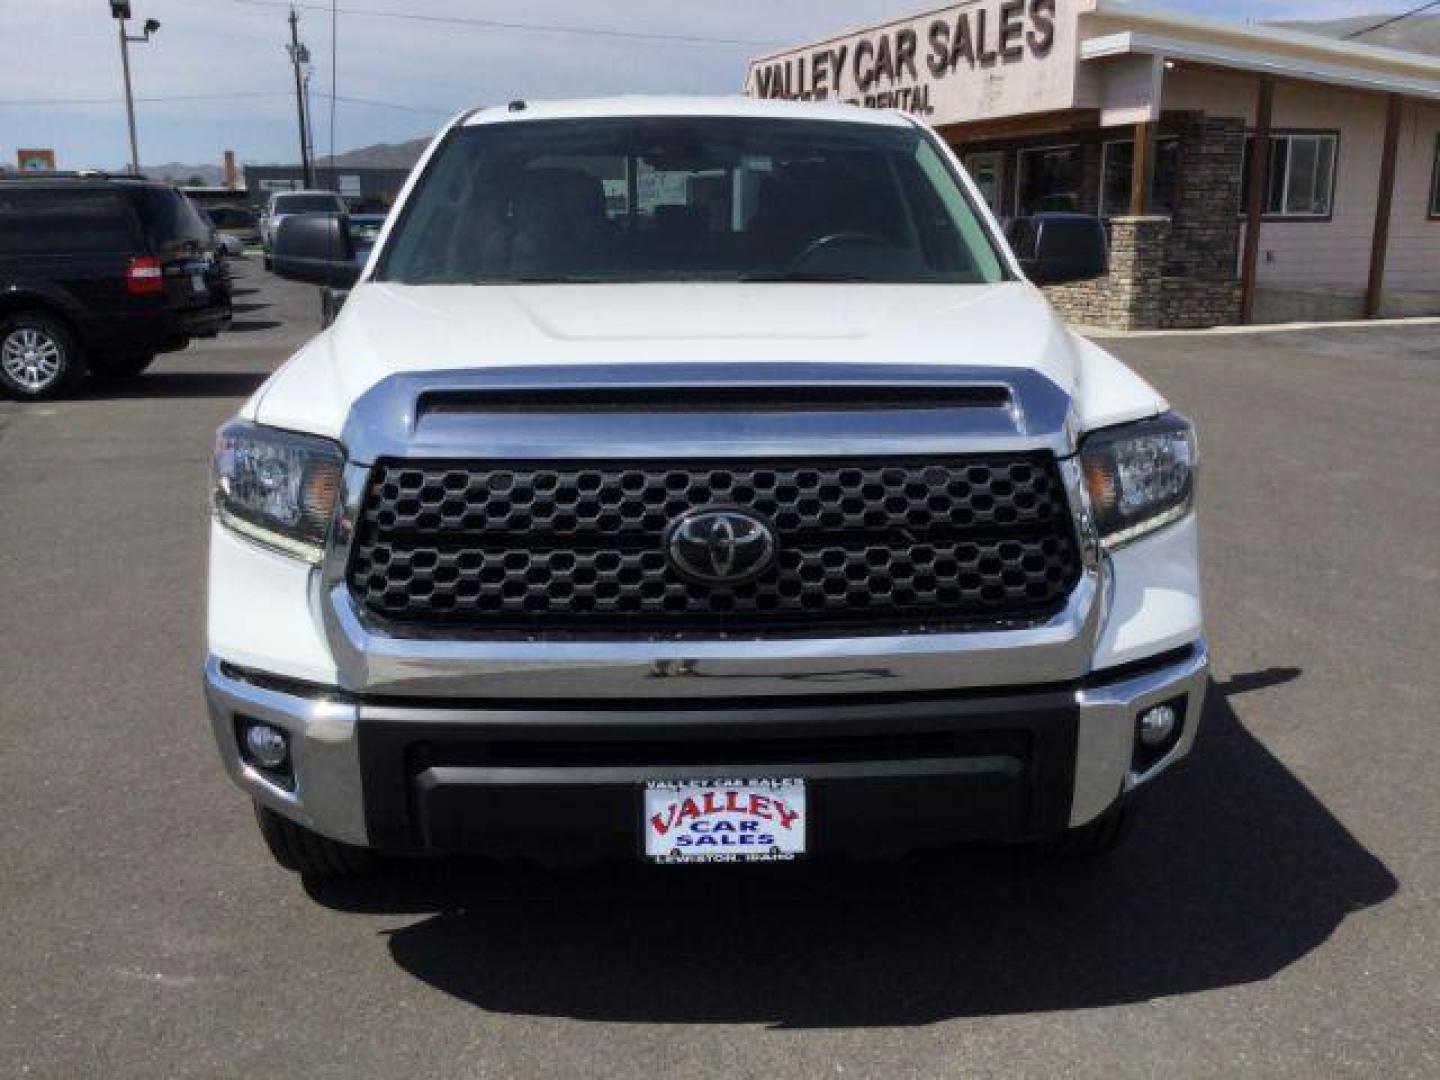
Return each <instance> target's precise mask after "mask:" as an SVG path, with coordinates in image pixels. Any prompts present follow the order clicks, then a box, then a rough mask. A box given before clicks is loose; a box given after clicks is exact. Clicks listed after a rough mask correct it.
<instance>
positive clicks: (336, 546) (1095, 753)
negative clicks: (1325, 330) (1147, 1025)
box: [205, 98, 1208, 875]
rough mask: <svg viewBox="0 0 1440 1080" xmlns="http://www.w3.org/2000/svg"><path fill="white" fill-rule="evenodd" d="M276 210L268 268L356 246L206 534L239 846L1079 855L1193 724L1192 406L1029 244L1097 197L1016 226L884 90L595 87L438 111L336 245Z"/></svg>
mask: <svg viewBox="0 0 1440 1080" xmlns="http://www.w3.org/2000/svg"><path fill="white" fill-rule="evenodd" d="M309 224H310V223H298V222H297V223H296V225H305V226H308V225H309ZM314 224H315V228H314V229H310V228H308V227H302V228H294V229H292V228H290V227H289V226H287V229H286V230H285V234H284V235H283V236H282V238H281V241H280V244H279V247H278V248H277V250H276V251H275V252H274V255H275V258H276V265H277V270H278V271H279V272H281V273H285V274H289V275H291V276H293V277H295V278H297V279H302V280H310V281H327V282H330V283H332V284H333V283H334V282H335V281H336V280H337V278H336V276H335V275H336V274H339V273H343V272H344V268H345V267H346V266H350V267H352V270H351V272H350V277H351V278H352V279H353V278H358V280H356V281H355V284H354V287H353V290H352V291H351V293H350V295H349V298H348V300H347V301H346V302H345V304H344V306H343V308H341V310H340V312H339V315H338V317H337V319H336V321H335V322H334V324H333V325H331V326H330V327H328V328H327V329H326V330H324V331H323V332H322V333H320V334H319V335H318V336H316V337H315V338H313V339H312V340H311V341H310V342H309V343H308V344H306V345H305V346H304V347H303V348H302V349H301V350H300V351H299V352H298V353H297V354H296V355H295V356H294V357H293V358H291V359H290V360H289V362H288V363H286V364H285V365H284V366H283V367H282V368H280V369H279V370H278V371H277V372H276V373H275V374H274V375H273V376H272V377H271V378H270V379H269V380H268V381H267V382H266V383H265V384H264V386H262V387H261V388H260V390H259V391H258V392H257V393H256V394H255V395H254V397H253V398H252V399H251V400H250V401H249V402H248V403H247V404H246V405H245V406H244V408H243V409H242V410H241V412H240V414H239V416H237V417H236V418H235V419H234V420H233V421H231V422H230V423H228V424H227V425H225V427H224V428H222V429H221V431H220V433H219V435H218V439H217V444H216V454H215V466H214V468H215V489H214V522H213V526H212V530H211V547H210V605H209V659H208V662H207V664H206V667H205V683H206V689H207V694H208V699H209V705H210V710H211V715H212V719H213V724H214V733H215V737H216V739H217V741H218V744H219V748H220V754H221V757H222V759H223V760H224V763H225V766H226V768H227V769H228V771H229V773H230V775H231V776H232V777H233V778H234V780H235V781H236V783H237V784H238V785H239V786H240V787H241V788H242V789H243V791H244V792H245V793H246V794H247V795H248V796H249V797H250V798H251V799H253V800H254V803H255V806H256V808H257V812H258V815H259V820H260V825H261V831H262V833H263V835H264V837H265V838H266V840H267V842H268V843H269V846H270V849H271V851H272V852H273V854H274V855H275V856H276V858H277V859H278V860H279V861H280V862H281V863H282V864H283V865H285V866H287V867H289V868H291V869H294V870H298V871H300V872H301V873H304V874H309V875H322V874H343V873H353V872H359V871H362V870H366V869H369V868H370V867H371V866H373V865H374V863H375V855H376V854H377V853H378V854H382V855H383V854H396V855H422V854H438V853H446V852H498V853H512V854H513V853H519V854H522V855H527V856H532V855H533V856H536V857H548V856H551V855H552V854H563V855H564V856H565V857H567V858H569V857H574V856H576V855H580V856H582V857H593V858H603V857H607V856H611V855H614V856H619V857H622V858H624V857H629V858H640V859H645V860H649V861H653V862H657V863H665V864H676V863H681V864H683V863H690V862H705V863H714V864H729V863H735V862H746V861H788V860H792V859H798V858H803V857H805V856H808V855H813V854H816V853H823V852H828V851H836V850H842V851H852V852H860V853H867V852H891V851H895V850H905V849H914V848H923V847H931V846H944V845H950V844H954V843H960V842H969V841H1033V842H1038V843H1047V844H1053V845H1054V846H1055V847H1057V848H1060V849H1064V850H1069V851H1072V852H1078V853H1088V854H1093V853H1098V852H1101V851H1105V850H1108V849H1109V848H1111V847H1113V846H1115V845H1116V844H1117V843H1118V842H1119V840H1120V839H1121V838H1122V837H1123V835H1124V834H1125V832H1126V827H1127V825H1128V824H1129V822H1130V821H1131V820H1133V816H1134V811H1135V807H1136V796H1137V794H1138V793H1139V792H1140V791H1141V790H1143V789H1145V788H1146V787H1147V786H1148V785H1150V783H1151V782H1152V781H1153V780H1155V778H1156V777H1157V776H1159V775H1161V774H1162V773H1164V772H1165V771H1166V770H1167V769H1169V768H1170V767H1171V766H1172V765H1174V764H1175V763H1176V762H1178V761H1179V760H1180V759H1182V758H1184V757H1185V756H1186V755H1187V753H1188V752H1189V751H1190V748H1191V746H1192V743H1193V741H1194V738H1195V733H1196V728H1197V725H1198V724H1199V722H1200V719H1201V712H1202V704H1203V699H1204V694H1205V688H1206V684H1207V670H1208V654H1207V648H1206V642H1205V638H1204V634H1203V627H1202V622H1201V599H1200V582H1199V575H1198V571H1197V558H1196V515H1195V507H1194V492H1195V471H1196V467H1197V461H1196V450H1195V441H1194V436H1193V433H1192V431H1191V427H1190V424H1189V423H1188V422H1187V421H1186V420H1185V419H1184V418H1182V417H1180V416H1178V415H1176V414H1175V413H1173V412H1172V411H1170V408H1169V406H1168V405H1167V404H1166V402H1165V399H1164V398H1163V397H1162V396H1161V395H1160V394H1159V393H1158V392H1157V391H1156V390H1155V389H1153V388H1152V387H1150V386H1149V385H1147V384H1146V383H1145V381H1144V380H1142V379H1141V378H1139V377H1138V376H1137V375H1135V374H1134V373H1133V372H1131V371H1129V370H1128V369H1127V368H1125V367H1124V366H1123V365H1122V364H1120V363H1119V362H1118V361H1117V360H1116V359H1115V358H1114V357H1112V356H1110V355H1109V354H1108V353H1106V352H1105V351H1104V350H1102V349H1101V348H1099V347H1098V346H1096V345H1094V344H1092V343H1090V342H1088V341H1086V340H1084V339H1082V338H1080V337H1078V336H1076V335H1075V334H1074V333H1072V332H1071V331H1070V330H1068V329H1067V328H1066V327H1065V325H1064V324H1063V323H1062V322H1061V320H1060V319H1059V318H1058V317H1057V316H1056V314H1055V312H1054V311H1053V310H1052V309H1051V307H1050V305H1049V304H1048V303H1047V301H1046V299H1045V297H1044V295H1043V294H1042V293H1041V291H1040V290H1039V289H1038V288H1037V287H1036V284H1035V283H1036V282H1042V281H1050V282H1054V281H1060V280H1066V279H1071V280H1073V279H1076V278H1079V277H1083V276H1094V275H1095V274H1097V273H1099V272H1101V271H1103V268H1104V264H1105V247H1104V243H1105V241H1104V233H1103V230H1102V229H1101V227H1100V224H1099V222H1098V221H1096V220H1094V219H1089V218H1082V217H1078V216H1076V215H1039V216H1037V217H1035V218H1032V219H1025V220H1023V221H1021V222H1019V223H1018V224H1017V226H1016V232H1015V235H1016V236H1017V237H1018V238H1019V239H1020V241H1021V243H1022V244H1023V250H1022V252H1021V255H1022V256H1023V258H1017V255H1016V254H1015V252H1013V251H1012V250H1011V248H1010V246H1009V245H1007V243H1006V239H1005V238H1004V237H1003V236H1002V235H1001V233H1000V230H999V228H998V226H997V224H996V222H995V221H994V220H993V218H992V217H991V216H990V214H989V213H988V212H987V210H986V209H985V204H984V202H983V200H982V199H981V198H980V197H979V195H978V193H977V191H976V189H975V187H974V185H973V184H972V183H971V182H970V180H969V179H968V177H966V175H965V174H964V171H963V170H962V169H961V167H960V165H959V164H958V162H957V161H956V159H955V156H954V155H953V154H952V153H951V151H950V150H949V148H948V147H947V146H946V145H945V143H944V142H943V141H942V140H940V139H939V138H938V137H937V136H936V135H935V134H934V133H933V132H931V131H930V130H928V129H927V128H925V127H924V126H923V125H921V124H920V123H918V122H916V121H915V120H914V119H913V118H911V117H908V116H905V115H902V114H899V113H890V112H873V111H865V110H861V109H858V108H853V107H847V106H837V105H822V104H799V103H781V102H768V101H764V102H762V101H755V100H750V99H671V98H661V99H645V98H624V99H617V100H610V101H582V102H570V103H548V104H547V103H531V104H529V105H521V104H518V103H517V104H516V105H512V106H510V107H509V108H498V109H480V110H475V111H472V112H468V113H466V114H464V115H463V116H460V117H458V118H457V119H456V120H454V121H453V122H452V123H451V124H449V125H448V126H447V127H446V128H445V130H444V131H443V132H441V134H440V135H439V137H438V138H437V139H436V140H435V142H434V143H433V144H432V146H431V147H430V149H429V150H428V152H427V153H426V155H425V157H424V159H423V160H422V161H421V163H420V165H419V166H418V167H417V169H416V171H415V173H414V175H413V176H412V177H411V179H410V181H409V183H408V185H407V187H406V190H405V191H404V192H403V193H402V196H401V199H400V201H399V204H398V205H397V206H396V208H395V211H394V213H392V214H391V215H390V217H389V219H388V222H387V224H386V226H385V229H384V231H383V233H382V235H381V237H380V239H379V242H378V244H377V246H376V248H375V250H374V252H373V253H372V254H371V256H370V258H369V260H368V262H367V263H366V265H365V266H364V268H363V270H355V269H353V263H351V262H350V261H349V260H350V258H351V253H349V252H336V253H335V259H336V265H335V266H323V265H318V264H317V262H316V260H315V259H313V258H307V257H305V256H304V255H303V251H305V250H308V251H310V252H311V253H312V254H313V252H314V251H324V250H325V248H324V247H323V243H331V244H334V243H337V242H338V241H336V240H335V239H334V236H333V233H331V234H322V231H321V228H320V226H321V224H323V223H321V222H318V221H317V222H316V223H314ZM310 233H314V235H313V236H310V235H309V234H310ZM292 243H293V244H294V245H295V250H294V252H293V254H294V255H295V257H294V258H293V259H292V258H291V254H292V252H291V251H290V250H289V248H290V246H291V245H292ZM307 244H308V245H310V246H309V247H308V248H307V247H306V245H307Z"/></svg>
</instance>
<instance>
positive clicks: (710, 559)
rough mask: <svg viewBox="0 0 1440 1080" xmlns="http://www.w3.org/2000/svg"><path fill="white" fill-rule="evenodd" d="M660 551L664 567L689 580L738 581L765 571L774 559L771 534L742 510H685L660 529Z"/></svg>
mask: <svg viewBox="0 0 1440 1080" xmlns="http://www.w3.org/2000/svg"><path fill="white" fill-rule="evenodd" d="M665 554H666V556H667V557H668V558H669V560H670V565H671V566H672V567H674V568H675V570H676V571H677V572H678V573H679V574H681V575H682V576H683V577H687V578H690V579H691V580H692V581H700V582H704V583H705V584H707V585H740V584H743V583H744V582H747V581H753V580H754V579H755V578H757V577H759V576H760V575H761V574H763V573H764V572H765V571H766V570H767V569H769V567H770V564H771V562H773V561H774V559H775V534H774V532H773V531H771V529H770V526H769V525H767V524H766V523H765V522H764V521H762V520H761V519H760V518H758V517H756V516H755V515H754V514H751V513H749V512H747V511H745V510H727V509H720V508H714V507H711V508H707V509H700V510H691V511H689V512H688V513H685V514H681V515H680V516H679V517H678V518H676V519H675V520H674V521H672V522H671V523H670V527H669V528H668V529H667V530H666V531H665Z"/></svg>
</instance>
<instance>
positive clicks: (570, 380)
mask: <svg viewBox="0 0 1440 1080" xmlns="http://www.w3.org/2000/svg"><path fill="white" fill-rule="evenodd" d="M897 384H899V385H904V386H909V387H913V388H916V389H917V390H919V391H921V392H922V393H923V392H924V391H925V390H926V388H930V387H937V386H941V387H946V388H951V387H954V386H957V385H963V386H984V387H992V388H993V387H998V388H1003V389H1004V391H1005V392H1006V394H1007V395H1008V399H1007V404H1006V405H1005V406H1004V407H1003V408H987V409H970V410H967V409H959V410H953V409H952V410H946V409H936V410H933V411H931V412H913V413H903V412H897V411H895V410H890V409H880V410H875V411H869V412H859V413H851V412H832V411H827V410H819V411H816V412H813V413H809V412H805V411H803V410H802V411H800V412H791V413H785V414H779V413H777V414H775V415H773V416H772V415H766V416H754V415H744V416H736V415H720V414H711V413H702V414H699V415H691V414H686V413H684V412H683V411H680V410H672V411H670V412H667V413H664V414H658V413H657V414H656V415H654V416H650V415H646V414H644V410H643V409H642V410H636V412H635V413H632V414H631V415H628V416H627V415H623V414H622V415H616V414H614V413H605V414H602V415H593V416H592V415H586V414H583V413H582V414H573V413H572V414H567V415H563V416H560V415H557V416H535V415H495V416H490V415H486V416H475V415H465V414H464V413H463V412H452V411H448V410H447V411H441V412H438V413H436V414H434V415H432V416H427V415H425V413H424V410H423V408H422V407H421V398H422V397H423V396H425V395H431V394H437V393H439V394H444V393H446V392H448V391H449V390H451V389H455V390H469V389H473V388H476V387H481V388H484V389H485V390H486V391H487V392H488V391H489V390H491V389H493V388H495V387H497V386H499V387H520V388H524V389H526V390H527V391H529V390H536V391H543V390H544V389H545V388H547V387H555V386H564V387H566V388H567V389H569V390H570V391H572V392H573V391H574V390H575V389H576V388H579V389H581V390H584V389H585V388H586V387H588V386H604V387H606V388H607V389H610V390H614V389H615V388H617V387H620V388H626V387H629V388H634V389H635V390H636V391H637V392H643V393H646V394H651V395H654V396H655V398H656V399H657V400H666V401H671V400H673V398H672V395H674V394H676V393H681V392H683V391H684V390H685V389H686V388H688V387H693V386H707V387H708V386H733V385H743V386H746V387H756V386H764V385H775V386H785V387H790V388H794V387H796V386H807V385H820V386H825V387H833V386H836V385H845V386H861V385H875V386H885V387H893V386H895V385H897ZM1077 431H1078V425H1077V423H1076V419H1075V416H1074V413H1073V412H1072V410H1071V407H1070V399H1069V396H1068V395H1067V394H1066V393H1065V392H1064V391H1063V390H1062V389H1061V388H1060V387H1058V386H1057V385H1056V384H1055V383H1053V382H1051V381H1050V380H1049V379H1048V378H1046V377H1045V376H1043V375H1041V374H1040V373H1038V372H1036V371H1034V370H1031V369H1004V368H988V367H987V368H964V367H941V366H935V365H915V366H899V365H888V364H887V365H873V366H872V365H861V364H853V363H838V364H810V365H757V364H751V365H737V366H726V367H721V366H719V365H714V364H711V365H657V364H641V365H595V366H587V367H569V368H509V369H492V370H486V371H475V372H461V373H455V372H433V373H419V374H412V375H396V376H391V377H390V378H387V379H385V380H383V381H382V382H380V383H378V384H376V386H375V387H373V388H372V389H371V390H370V391H369V392H367V393H366V394H365V395H363V396H362V397H361V398H360V399H359V400H358V401H357V402H356V403H355V405H354V407H353V408H352V411H351V414H350V418H349V421H348V423H347V425H346V427H345V430H344V432H343V436H342V441H343V442H344V443H345V445H346V448H347V453H348V457H349V462H350V463H349V465H348V466H347V469H346V473H345V478H344V485H343V494H342V499H341V500H340V503H339V505H338V506H337V510H336V516H335V520H334V522H333V525H332V530H331V537H330V545H329V548H328V551H327V556H326V560H325V562H324V564H323V566H322V567H321V568H320V570H319V572H318V573H317V574H316V575H315V577H314V579H313V581H314V594H313V604H314V608H315V612H316V618H317V620H319V622H320V624H321V625H322V627H323V629H324V631H325V633H326V636H327V638H328V640H329V641H330V644H331V647H332V651H333V654H334V656H335V660H336V665H337V669H338V671H337V679H338V684H339V687H340V689H342V690H346V691H351V692H357V693H369V694H381V695H417V696H421V697H427V698H440V699H447V698H448V699H452V700H456V699H467V700H481V699H484V700H490V701H499V700H511V701H519V700H557V701H558V700H571V701H573V700H581V699H583V700H626V701H641V700H646V699H654V700H655V701H656V703H657V705H658V704H659V703H660V702H663V701H670V700H686V699H688V700H695V699H714V698H717V697H724V698H727V699H731V698H741V697H743V698H750V697H783V696H805V695H814V694H816V693H826V694H836V693H842V694H843V693H849V692H869V693H874V692H877V691H882V692H897V693H898V692H917V691H927V690H954V689H960V688H966V687H985V686H1003V685H1016V684H1022V683H1023V684H1034V683H1039V682H1048V681H1062V680H1069V679H1074V678H1078V677H1080V676H1081V675H1083V674H1084V673H1085V672H1086V671H1087V670H1088V665H1089V662H1090V655H1091V652H1092V650H1093V646H1094V643H1095V641H1096V638H1097V636H1098V632H1099V627H1100V625H1101V624H1102V621H1103V617H1104V609H1105V606H1106V602H1107V601H1106V595H1107V591H1106V588H1105V566H1104V563H1103V560H1102V559H1101V556H1100V550H1099V546H1098V543H1097V542H1096V537H1095V533H1094V528H1093V522H1092V520H1091V516H1090V513H1089V506H1088V497H1087V495H1086V493H1085V490H1084V485H1083V482H1082V479H1081V475H1080V470H1079V468H1078V465H1077V463H1076V461H1075V460H1074V456H1073V455H1074V453H1075V448H1076V441H1077V434H1076V433H1077ZM1034 452H1047V453H1048V454H1049V455H1050V456H1051V458H1052V459H1053V460H1054V461H1055V464H1056V466H1057V468H1058V471H1059V476H1060V480H1061V483H1062V485H1063V488H1064V492H1065V496H1066V502H1067V504H1068V510H1069V514H1070V517H1071V521H1072V522H1073V526H1074V530H1075V535H1076V536H1077V537H1078V545H1079V555H1080V560H1081V572H1080V575H1079V578H1078V581H1077V582H1076V584H1075V586H1074V588H1073V589H1072V590H1071V591H1070V593H1069V595H1068V597H1066V598H1065V600H1064V603H1063V606H1061V607H1060V608H1059V610H1057V611H1056V612H1055V613H1054V614H1053V615H1051V616H1049V617H1048V618H1043V619H1039V620H1037V621H1036V622H1035V623H1034V624H1033V625H1030V626H1028V627H1022V628H1004V627H1000V626H992V627H989V628H973V629H967V630H963V631H962V630H955V629H952V628H942V629H938V630H936V631H935V632H927V633H889V632H877V633H874V634H856V633H853V632H851V631H849V630H847V629H846V628H844V627H843V626H836V625H834V623H833V621H832V620H830V619H825V618H821V619H816V620H814V621H813V625H812V626H811V627H810V628H809V629H808V630H807V631H805V632H803V633H802V634H800V635H797V636H795V637H778V636H777V637H773V638H754V637H745V636H738V635H734V636H727V635H725V634H721V633H702V634H699V635H695V636H690V635H679V636H673V637H670V638H666V639H659V638H655V637H651V638H640V639H637V638H630V639H615V640H589V639H585V640H573V639H572V640H565V638H564V636H563V635H545V634H530V635H528V636H526V637H524V638H523V639H522V638H520V637H507V638H504V639H498V640H497V639H492V640H485V639H483V638H475V637H467V636H465V635H464V634H460V633H457V632H456V631H455V630H454V629H453V628H451V627H446V626H443V625H441V626H434V625H426V626H406V625H404V624H402V623H397V622H394V621H392V620H382V619H377V618H376V617H374V616H373V615H372V614H371V613H370V612H369V611H367V610H366V608H365V607H364V606H363V605H361V604H358V603H356V601H355V598H354V597H353V596H352V595H351V591H350V586H349V582H348V580H347V578H348V570H349V567H350V563H351V558H352V555H353V553H354V549H355V541H356V537H357V530H358V527H359V524H360V519H361V517H362V514H363V504H364V498H365V493H366V491H367V485H368V482H369V477H370V473H371V467H372V466H373V465H375V464H376V463H378V462H380V461H382V460H385V459H391V458H394V459H403V460H413V459H426V458H428V459H437V460H457V459H462V458H463V459H468V460H471V461H474V460H496V461H500V460H503V461H511V462H514V461H525V460H529V461H543V462H549V463H553V462H558V461H574V462H576V463H577V465H578V464H579V463H581V462H585V463H589V462H603V461H614V460H617V459H618V460H624V461H627V462H630V461H635V462H654V463H672V462H676V461H682V460H690V461H694V460H720V459H725V460H736V459H743V460H745V461H754V462H766V463H773V462H778V461H785V460H803V461H806V462H812V461H814V460H820V459H845V460H851V459H856V458H859V459H864V458H867V457H869V458H871V459H872V460H873V459H878V458H883V459H887V460H888V459H900V458H914V457H916V456H919V457H921V458H922V459H923V460H926V461H934V460H939V459H942V458H950V457H961V456H965V455H970V454H982V455H996V454H1009V453H1021V454H1025V453H1034ZM832 626H833V629H832Z"/></svg>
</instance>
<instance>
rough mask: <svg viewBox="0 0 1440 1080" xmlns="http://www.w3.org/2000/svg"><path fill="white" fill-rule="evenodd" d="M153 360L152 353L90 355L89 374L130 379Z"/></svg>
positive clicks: (106, 377)
mask: <svg viewBox="0 0 1440 1080" xmlns="http://www.w3.org/2000/svg"><path fill="white" fill-rule="evenodd" d="M154 362H155V357H154V355H153V354H151V355H146V354H143V353H142V354H141V355H139V356H114V355H105V356H92V357H90V374H92V375H95V376H98V377H99V378H102V379H131V378H134V377H135V376H136V375H139V374H140V373H141V372H142V371H144V370H145V369H146V368H148V367H149V366H150V365H151V364H153V363H154Z"/></svg>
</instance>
